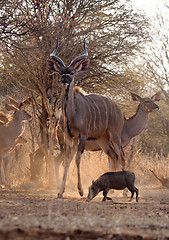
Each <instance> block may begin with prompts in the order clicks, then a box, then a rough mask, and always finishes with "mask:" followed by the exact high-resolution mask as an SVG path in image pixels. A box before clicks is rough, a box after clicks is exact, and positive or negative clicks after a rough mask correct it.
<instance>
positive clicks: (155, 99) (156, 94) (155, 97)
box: [151, 91, 162, 102]
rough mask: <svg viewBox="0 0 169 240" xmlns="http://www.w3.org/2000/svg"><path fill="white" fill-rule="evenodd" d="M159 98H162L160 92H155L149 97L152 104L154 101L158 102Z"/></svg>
mask: <svg viewBox="0 0 169 240" xmlns="http://www.w3.org/2000/svg"><path fill="white" fill-rule="evenodd" d="M161 96H162V92H161V91H158V92H156V93H155V94H154V95H153V96H152V97H151V99H152V100H153V101H154V102H155V101H160V99H161Z"/></svg>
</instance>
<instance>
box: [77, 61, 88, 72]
mask: <svg viewBox="0 0 169 240" xmlns="http://www.w3.org/2000/svg"><path fill="white" fill-rule="evenodd" d="M89 63H90V60H89V59H85V60H83V61H82V62H81V63H78V64H76V65H75V66H74V71H75V73H77V72H80V71H85V70H86V69H88V67H89Z"/></svg>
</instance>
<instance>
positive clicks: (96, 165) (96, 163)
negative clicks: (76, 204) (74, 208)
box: [10, 145, 169, 193]
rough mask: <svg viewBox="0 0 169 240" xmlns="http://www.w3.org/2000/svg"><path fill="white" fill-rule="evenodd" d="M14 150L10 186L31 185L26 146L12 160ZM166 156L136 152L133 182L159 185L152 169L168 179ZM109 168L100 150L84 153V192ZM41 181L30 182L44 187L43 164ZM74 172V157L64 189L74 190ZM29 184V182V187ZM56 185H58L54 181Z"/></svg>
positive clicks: (131, 167)
mask: <svg viewBox="0 0 169 240" xmlns="http://www.w3.org/2000/svg"><path fill="white" fill-rule="evenodd" d="M15 159H16V158H15V152H13V153H12V154H11V169H10V178H11V182H12V185H13V186H14V187H18V186H19V185H22V186H23V184H26V186H27V187H29V185H30V183H29V182H30V181H29V179H30V170H29V168H30V160H29V146H28V145H25V146H21V147H20V150H19V151H18V157H17V159H18V160H17V161H16V160H15ZM168 165H169V159H168V158H164V157H163V156H159V155H154V154H153V153H152V155H151V156H148V155H145V154H143V153H141V152H136V153H135V154H134V157H133V159H132V161H131V164H130V167H129V168H128V170H131V171H133V172H134V173H135V175H136V185H137V186H138V185H140V186H144V187H146V186H147V187H151V186H157V187H160V186H161V184H160V181H159V180H158V179H157V178H155V176H154V175H153V174H152V173H151V172H150V171H149V169H151V170H153V171H154V172H155V173H156V174H157V175H158V177H159V178H160V177H163V178H166V179H169V168H168ZM108 170H109V166H108V159H107V156H106V155H105V154H104V153H102V152H85V153H84V154H83V157H82V161H81V177H82V183H83V187H84V191H85V193H87V191H88V187H89V186H90V185H91V182H92V180H95V179H97V178H98V177H99V176H100V175H101V174H103V173H105V172H107V171H108ZM62 174H63V167H62V166H60V179H61V178H62ZM40 182H41V184H39V183H38V184H36V185H35V183H33V185H34V187H42V186H46V176H45V165H44V173H43V176H42V177H41V179H40ZM76 182H77V171H76V164H75V161H74V160H73V161H72V163H71V165H70V170H69V174H68V179H67V187H66V188H67V189H70V190H76ZM31 186H32V185H30V187H31ZM57 187H59V184H57Z"/></svg>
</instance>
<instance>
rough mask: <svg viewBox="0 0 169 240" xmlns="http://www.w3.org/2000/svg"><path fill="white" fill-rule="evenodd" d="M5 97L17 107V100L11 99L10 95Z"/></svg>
mask: <svg viewBox="0 0 169 240" xmlns="http://www.w3.org/2000/svg"><path fill="white" fill-rule="evenodd" d="M7 98H8V99H9V101H10V103H11V104H12V105H13V106H15V107H16V108H19V102H18V101H16V100H15V99H13V98H12V97H10V96H7Z"/></svg>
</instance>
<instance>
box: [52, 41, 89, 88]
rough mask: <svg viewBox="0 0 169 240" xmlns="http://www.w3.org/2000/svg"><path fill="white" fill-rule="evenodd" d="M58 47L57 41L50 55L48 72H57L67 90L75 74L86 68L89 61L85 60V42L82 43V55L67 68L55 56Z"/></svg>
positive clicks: (86, 53) (86, 55) (86, 54)
mask: <svg viewBox="0 0 169 240" xmlns="http://www.w3.org/2000/svg"><path fill="white" fill-rule="evenodd" d="M58 45H59V43H58V40H57V44H56V48H55V50H54V51H53V52H52V53H51V55H50V57H51V59H52V60H48V66H49V69H50V70H52V71H54V72H58V73H59V74H60V75H61V78H62V83H63V85H64V86H65V88H67V87H68V86H69V85H70V83H71V82H72V79H73V77H74V75H75V74H76V73H78V72H80V71H84V70H86V69H87V68H88V66H89V62H90V60H89V59H87V57H88V52H87V49H86V42H85V41H84V54H83V55H81V56H79V57H76V58H75V59H73V60H72V62H71V63H70V65H69V66H66V65H65V63H64V62H63V61H62V59H61V58H59V57H57V56H56V52H57V49H58Z"/></svg>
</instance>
